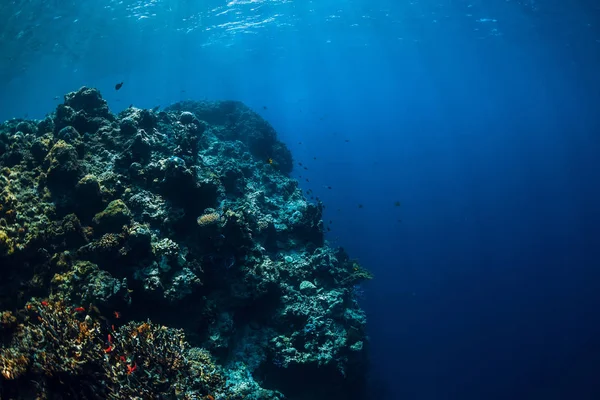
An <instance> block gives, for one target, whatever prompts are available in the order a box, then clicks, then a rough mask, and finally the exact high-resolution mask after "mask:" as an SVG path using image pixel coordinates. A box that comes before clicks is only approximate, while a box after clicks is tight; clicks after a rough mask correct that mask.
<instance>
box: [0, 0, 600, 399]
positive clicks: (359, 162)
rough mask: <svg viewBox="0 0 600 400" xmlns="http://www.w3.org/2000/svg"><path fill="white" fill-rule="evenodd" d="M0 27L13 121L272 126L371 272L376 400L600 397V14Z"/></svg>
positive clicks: (99, 3) (33, 13) (426, 6)
mask: <svg viewBox="0 0 600 400" xmlns="http://www.w3.org/2000/svg"><path fill="white" fill-rule="evenodd" d="M0 17H1V20H2V21H1V22H2V23H1V24H0V26H1V27H2V28H0V84H1V87H2V90H1V91H0V120H5V119H8V118H12V117H25V116H27V117H28V118H41V117H43V116H44V114H45V113H47V112H50V111H52V110H53V109H54V108H55V107H56V104H57V103H58V102H59V101H60V100H61V99H62V96H63V95H64V94H65V93H67V92H69V91H72V90H76V89H77V88H79V87H81V86H83V85H85V86H89V87H96V88H98V89H100V90H101V92H102V94H103V96H104V98H105V99H106V100H107V101H108V102H109V104H110V106H111V109H112V111H113V112H117V111H120V110H121V109H123V108H126V107H127V106H129V105H130V104H134V105H136V106H137V107H148V108H152V107H155V106H158V105H160V106H163V107H164V106H167V105H169V104H171V103H173V102H176V101H179V100H185V99H204V98H206V99H211V100H213V99H233V100H240V101H243V102H245V103H246V104H247V105H249V106H250V107H252V108H253V109H255V110H257V111H258V112H259V113H260V114H261V115H262V116H263V117H264V118H265V119H267V120H268V121H269V122H270V123H271V124H272V125H273V126H274V127H275V129H276V130H277V132H278V134H279V136H280V138H281V139H282V140H283V141H284V142H285V143H286V144H287V145H288V146H289V147H290V149H291V151H292V153H293V156H294V159H295V161H296V162H297V163H298V162H301V163H302V164H303V165H302V166H299V165H297V166H296V169H295V170H294V172H293V176H295V177H297V178H298V180H299V182H300V184H301V186H302V187H303V188H304V189H305V190H311V191H312V195H313V196H315V197H318V198H320V199H321V200H322V201H323V202H324V204H325V206H326V209H325V223H326V225H327V226H329V227H330V229H331V230H330V231H329V232H328V235H327V236H328V240H329V241H330V242H331V243H334V244H337V245H340V246H343V247H344V248H346V249H347V250H348V252H349V253H350V254H351V255H352V256H354V257H357V258H359V259H360V261H361V262H362V263H363V264H364V265H365V266H366V267H367V268H370V269H371V270H372V271H373V272H374V274H375V279H374V280H373V281H372V282H369V283H368V284H366V285H365V287H364V291H365V293H364V300H363V301H364V306H365V308H366V309H367V311H368V315H369V321H370V322H369V324H370V327H369V329H370V337H371V348H370V350H371V352H372V357H371V363H372V366H371V368H372V372H371V374H372V385H373V387H372V392H373V397H374V398H381V399H416V400H420V399H424V400H430V399H461V400H465V399H467V400H468V399H483V398H485V399H507V398H511V399H538V398H539V399H596V398H600V379H599V376H600V375H599V374H600V370H599V368H598V365H600V313H599V312H598V309H599V306H600V272H599V271H598V266H599V265H600V262H599V261H598V260H600V230H599V226H600V211H599V206H600V187H599V182H600V180H599V178H600V173H599V171H600V168H599V167H598V154H599V151H600V139H599V138H598V135H599V134H600V116H599V109H600V72H599V71H600V26H599V24H600V6H599V5H597V4H596V3H594V2H592V1H578V2H559V1H545V0H537V1H533V0H527V1H526V0H522V1H506V0H492V1H482V0H476V1H461V0H436V1H433V0H420V1H417V0H415V1H403V2H400V1H377V0H372V1H366V0H354V1H350V0H348V1H332V0H324V1H319V2H317V1H292V0H279V1H267V0H231V1H215V0H212V1H204V2H199V1H191V0H187V1H182V0H179V1H176V0H171V1H167V0H163V1H160V0H154V1H129V0H122V1H110V0H94V1H85V2H84V1H79V2H75V1H33V0H32V1H4V2H2V4H1V5H0ZM121 81H122V82H124V85H123V88H122V89H121V90H119V91H115V90H114V85H115V83H117V82H121ZM304 167H306V168H307V169H304ZM330 221H331V222H330Z"/></svg>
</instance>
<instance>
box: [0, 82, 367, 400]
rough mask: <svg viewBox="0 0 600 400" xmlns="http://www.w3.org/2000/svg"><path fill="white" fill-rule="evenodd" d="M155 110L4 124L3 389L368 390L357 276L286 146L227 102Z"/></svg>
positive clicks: (129, 392)
mask: <svg viewBox="0 0 600 400" xmlns="http://www.w3.org/2000/svg"><path fill="white" fill-rule="evenodd" d="M157 111H158V110H157V109H154V110H144V109H138V108H135V107H129V108H127V109H125V110H123V111H122V112H121V113H119V115H118V116H115V115H113V114H111V113H110V111H109V109H108V104H107V103H106V101H105V100H104V99H102V97H101V96H100V93H99V92H98V91H97V90H95V89H90V88H85V87H84V88H81V89H79V90H78V91H75V92H72V93H69V94H67V95H66V96H65V101H64V104H60V105H58V106H57V108H56V110H55V112H54V113H51V114H49V115H48V117H46V118H45V119H44V120H42V121H40V122H37V123H36V122H33V121H27V120H11V121H7V122H5V123H3V124H0V154H1V156H0V266H1V267H0V375H1V377H0V388H1V390H2V394H1V396H4V395H5V394H6V398H19V396H25V397H22V398H36V396H37V397H39V398H62V397H64V396H65V393H68V396H70V397H72V398H93V397H94V396H96V398H123V399H124V398H148V399H150V398H188V399H196V398H197V399H209V398H211V397H212V398H214V399H231V400H238V399H240V400H241V399H273V400H275V399H280V400H283V399H284V398H287V399H301V398H312V399H316V400H320V399H330V398H340V399H346V398H362V397H367V396H366V394H363V393H361V388H362V386H361V385H362V384H363V383H364V381H365V373H366V358H367V351H368V340H367V336H366V318H365V314H364V312H363V311H362V310H361V308H360V306H359V303H358V301H357V293H359V291H360V289H359V286H358V285H359V284H360V283H361V282H362V281H364V280H367V279H370V278H371V275H370V273H369V272H368V271H366V270H365V269H364V268H363V267H362V266H361V265H360V264H358V263H357V262H355V261H353V260H351V259H350V258H349V256H348V255H347V254H346V252H345V251H343V250H341V249H332V248H330V247H329V246H328V245H327V243H326V242H325V238H324V231H323V221H322V211H323V205H322V204H321V203H320V202H316V203H313V202H311V201H309V200H307V199H306V198H305V196H304V195H303V193H302V191H301V190H300V188H299V187H298V182H296V181H295V180H294V179H291V178H290V177H289V176H288V174H289V172H290V171H291V169H292V156H291V153H290V151H289V149H288V148H287V147H286V146H285V144H284V143H282V142H281V141H279V140H278V139H277V135H276V132H275V130H274V129H273V128H272V127H271V125H270V124H269V123H268V122H267V121H265V120H264V119H263V118H261V117H260V116H259V115H258V114H257V113H255V112H253V111H252V110H251V109H249V108H248V107H246V106H245V105H244V104H242V103H239V102H234V101H224V102H209V101H201V102H192V101H188V102H181V103H177V104H174V105H173V106H170V107H167V108H166V109H165V110H164V111H160V112H157ZM27 299H33V300H32V301H30V302H29V303H26V301H27ZM40 299H44V300H40ZM1 310H12V311H13V313H12V314H11V313H8V314H7V312H4V313H2V312H1ZM14 310H19V311H17V312H14ZM14 319H16V320H14ZM149 319H150V320H152V321H156V323H151V322H148V321H149ZM184 333H185V335H186V336H184ZM186 337H187V338H189V339H190V341H191V342H193V346H196V347H190V346H188V345H187V339H186ZM298 376H303V377H304V379H303V380H302V381H300V380H298V379H297V377H298ZM255 378H256V379H255ZM31 382H33V383H31ZM267 388H269V389H267ZM116 393H118V394H116ZM25 394H26V395H25ZM3 398H4V397H3Z"/></svg>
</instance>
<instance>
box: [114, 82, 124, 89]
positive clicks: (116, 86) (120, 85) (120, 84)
mask: <svg viewBox="0 0 600 400" xmlns="http://www.w3.org/2000/svg"><path fill="white" fill-rule="evenodd" d="M123 83H124V82H120V83H117V84H116V85H115V90H119V89H121V87H122V86H123Z"/></svg>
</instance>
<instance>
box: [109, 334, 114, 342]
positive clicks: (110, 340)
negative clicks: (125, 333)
mask: <svg viewBox="0 0 600 400" xmlns="http://www.w3.org/2000/svg"><path fill="white" fill-rule="evenodd" d="M112 342H113V340H112V336H111V334H110V333H109V334H108V343H110V344H112Z"/></svg>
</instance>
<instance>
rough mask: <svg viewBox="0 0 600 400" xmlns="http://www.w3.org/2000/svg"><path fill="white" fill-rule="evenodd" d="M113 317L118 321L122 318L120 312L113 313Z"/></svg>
mask: <svg viewBox="0 0 600 400" xmlns="http://www.w3.org/2000/svg"><path fill="white" fill-rule="evenodd" d="M113 315H114V316H115V318H116V319H119V318H121V313H120V312H118V311H114V312H113Z"/></svg>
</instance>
